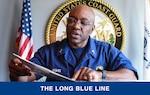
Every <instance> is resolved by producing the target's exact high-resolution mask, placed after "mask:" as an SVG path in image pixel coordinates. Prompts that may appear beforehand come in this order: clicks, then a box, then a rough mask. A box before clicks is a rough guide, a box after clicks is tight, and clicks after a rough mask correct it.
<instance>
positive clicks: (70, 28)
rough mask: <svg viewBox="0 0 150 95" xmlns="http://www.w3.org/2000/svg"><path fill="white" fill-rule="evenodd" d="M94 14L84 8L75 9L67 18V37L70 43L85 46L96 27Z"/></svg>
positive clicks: (77, 46)
mask: <svg viewBox="0 0 150 95" xmlns="http://www.w3.org/2000/svg"><path fill="white" fill-rule="evenodd" d="M93 23H94V21H93V16H91V14H90V12H89V11H88V10H85V9H84V8H80V9H75V10H73V11H72V12H71V13H70V15H69V18H68V20H67V37H68V41H69V44H70V45H71V46H75V48H80V47H84V46H85V45H86V44H87V41H88V38H89V35H90V34H91V33H92V31H93V29H94V25H93Z"/></svg>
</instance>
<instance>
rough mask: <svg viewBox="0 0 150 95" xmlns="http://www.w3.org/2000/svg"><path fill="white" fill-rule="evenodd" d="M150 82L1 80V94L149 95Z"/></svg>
mask: <svg viewBox="0 0 150 95" xmlns="http://www.w3.org/2000/svg"><path fill="white" fill-rule="evenodd" d="M149 88H150V82H1V83H0V92H1V93H2V94H1V95H50V94H52V95H55V94H57V95H60V94H64V95H72V94H78V95H82V94H86V95H91V94H93V95H147V93H149V91H150V90H149Z"/></svg>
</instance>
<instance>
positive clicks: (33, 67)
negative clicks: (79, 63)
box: [13, 53, 73, 81]
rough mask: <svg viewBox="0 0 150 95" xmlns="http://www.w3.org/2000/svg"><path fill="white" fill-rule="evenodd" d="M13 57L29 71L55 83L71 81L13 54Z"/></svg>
mask: <svg viewBox="0 0 150 95" xmlns="http://www.w3.org/2000/svg"><path fill="white" fill-rule="evenodd" d="M13 55H14V56H15V57H17V58H19V59H20V60H21V61H22V62H23V63H24V64H25V65H27V66H28V67H29V68H30V69H31V71H33V72H35V73H37V74H40V75H42V76H47V77H48V78H51V79H53V80H56V81H73V80H71V79H70V78H68V77H66V76H63V75H61V74H58V73H56V72H54V71H52V70H50V69H47V68H45V67H43V66H40V65H37V64H35V63H33V62H31V61H29V60H26V59H23V58H21V57H20V56H19V55H17V54H15V53H13Z"/></svg>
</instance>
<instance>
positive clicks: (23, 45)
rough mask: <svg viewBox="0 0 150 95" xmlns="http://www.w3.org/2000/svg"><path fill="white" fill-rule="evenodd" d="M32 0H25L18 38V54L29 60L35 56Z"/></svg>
mask: <svg viewBox="0 0 150 95" xmlns="http://www.w3.org/2000/svg"><path fill="white" fill-rule="evenodd" d="M30 4H31V3H30V0H23V9H22V18H21V24H20V27H19V29H18V33H17V38H16V47H17V49H18V55H20V56H21V57H22V58H24V59H27V60H29V59H30V58H31V57H32V56H33V38H32V18H31V5H30Z"/></svg>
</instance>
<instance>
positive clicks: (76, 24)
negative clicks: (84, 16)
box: [74, 20, 81, 29]
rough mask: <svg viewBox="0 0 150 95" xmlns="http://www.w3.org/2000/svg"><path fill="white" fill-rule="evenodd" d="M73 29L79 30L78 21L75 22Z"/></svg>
mask: <svg viewBox="0 0 150 95" xmlns="http://www.w3.org/2000/svg"><path fill="white" fill-rule="evenodd" d="M74 27H75V28H76V29H80V27H81V24H80V21H79V20H78V21H77V22H75V24H74Z"/></svg>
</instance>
